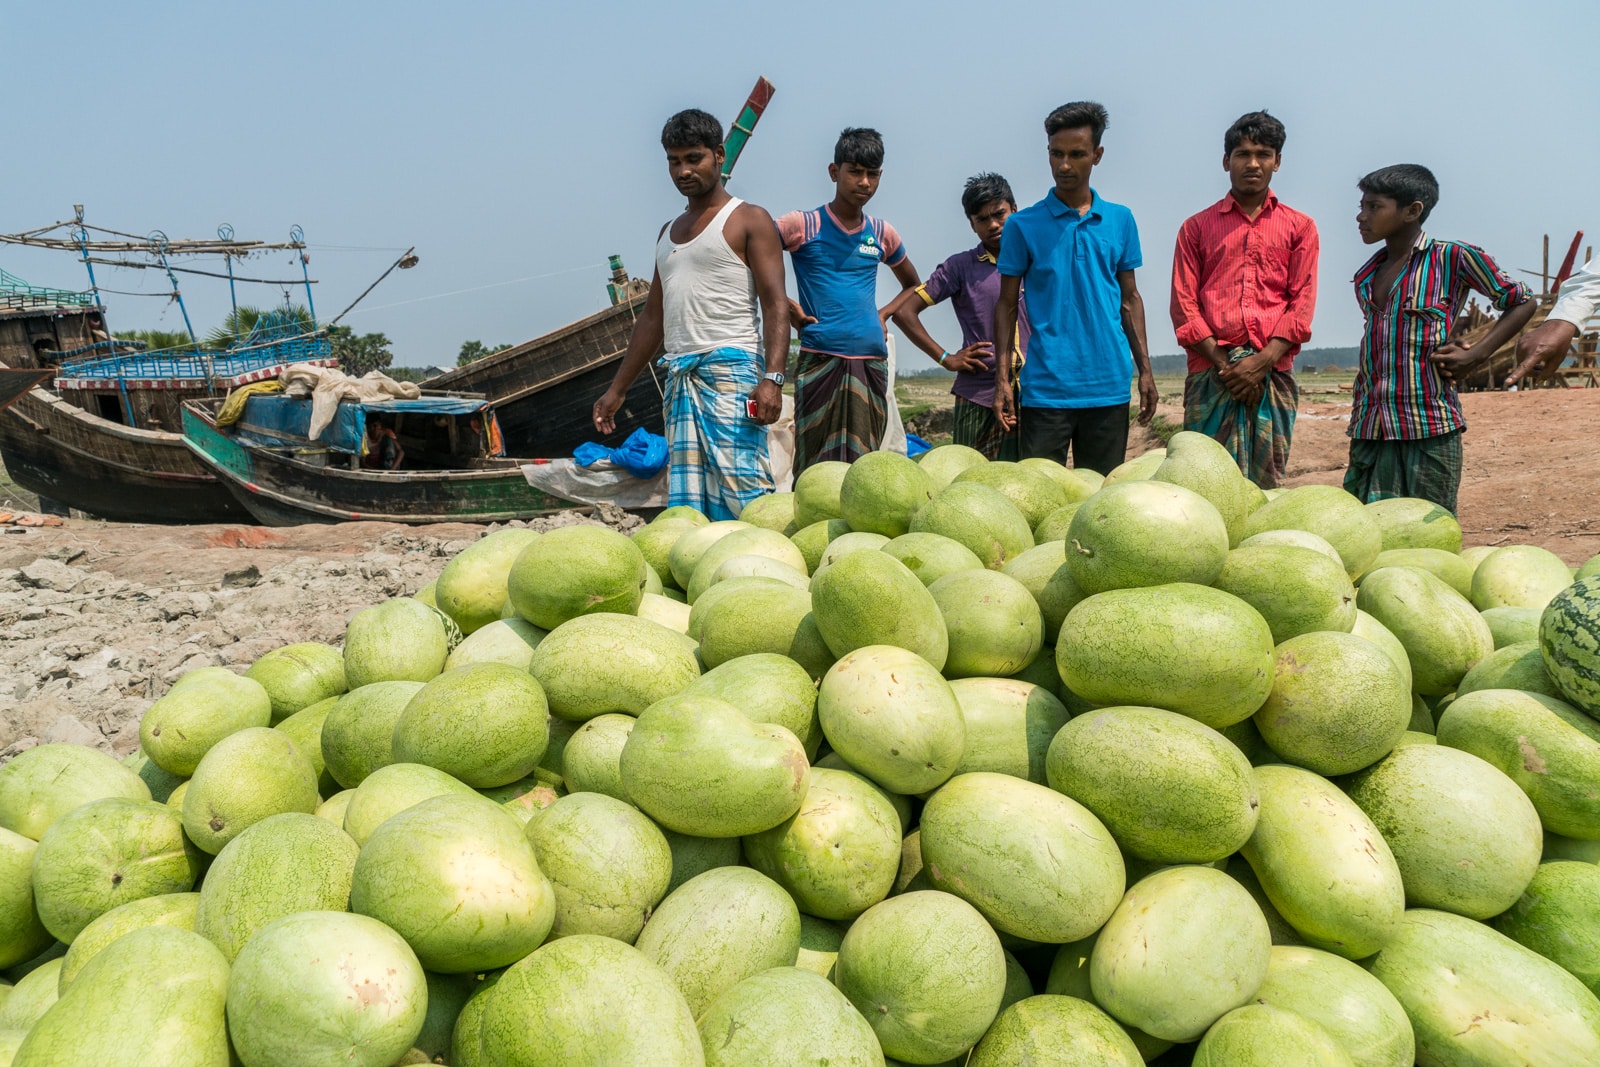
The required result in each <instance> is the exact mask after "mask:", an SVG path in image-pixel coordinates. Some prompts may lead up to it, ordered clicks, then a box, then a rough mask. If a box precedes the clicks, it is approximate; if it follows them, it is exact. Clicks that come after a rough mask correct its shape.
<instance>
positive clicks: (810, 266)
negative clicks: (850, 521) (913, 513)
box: [778, 128, 922, 474]
mask: <svg viewBox="0 0 1600 1067" xmlns="http://www.w3.org/2000/svg"><path fill="white" fill-rule="evenodd" d="M828 177H829V178H830V179H832V181H833V182H834V184H835V185H836V186H837V190H836V192H835V193H834V197H833V202H832V203H830V204H825V205H823V206H822V207H820V208H817V209H816V210H815V211H791V212H790V213H789V214H787V215H784V216H782V217H781V218H779V219H778V233H779V236H781V237H782V239H783V247H784V248H785V249H786V250H787V251H788V253H789V258H790V261H791V262H792V263H793V264H794V276H795V283H796V285H797V286H798V287H799V290H800V300H799V303H798V305H797V306H796V307H794V308H792V309H791V317H792V319H793V321H794V322H795V324H796V325H798V326H799V327H800V361H799V364H798V366H797V368H796V373H795V387H794V407H795V455H794V470H795V473H796V474H799V473H800V472H801V471H803V470H805V468H806V467H808V466H810V465H811V464H813V463H816V462H819V461H820V460H829V459H831V460H843V461H844V462H846V463H849V462H851V461H852V460H855V459H857V458H858V457H860V456H862V455H865V454H866V453H868V452H871V451H872V450H874V449H875V448H877V447H878V444H879V442H881V441H882V440H883V433H884V430H885V429H886V428H887V426H888V419H889V399H888V397H889V368H888V356H889V350H888V346H887V343H886V341H885V334H884V319H885V317H886V316H885V314H884V313H883V312H880V311H879V310H878V302H877V291H878V267H879V266H880V265H881V266H887V267H888V268H889V269H890V270H892V271H893V272H894V276H895V279H896V280H897V281H899V282H900V286H901V292H902V293H903V292H905V291H907V290H911V289H915V288H916V287H917V286H918V285H920V284H921V282H922V279H921V278H919V277H918V276H917V269H916V268H915V267H913V266H912V265H911V260H909V259H908V258H906V250H905V246H904V245H902V244H901V242H900V235H899V234H898V233H896V232H895V229H894V227H893V226H890V225H889V224H888V223H887V222H885V221H883V220H882V219H879V218H874V217H873V216H871V215H868V214H867V213H866V212H865V210H864V209H865V208H866V206H867V202H868V201H869V200H871V199H872V197H873V195H874V194H876V193H877V191H878V182H879V180H880V179H881V178H882V177H883V138H882V137H881V136H879V134H878V131H876V130H869V129H858V128H851V129H847V130H845V131H844V132H843V133H841V134H840V135H839V141H838V143H837V144H836V145H835V146H834V149H833V163H832V164H830V165H829V167H828ZM896 298H897V299H898V294H897V296H896ZM890 303H891V304H892V303H893V301H891V302H890Z"/></svg>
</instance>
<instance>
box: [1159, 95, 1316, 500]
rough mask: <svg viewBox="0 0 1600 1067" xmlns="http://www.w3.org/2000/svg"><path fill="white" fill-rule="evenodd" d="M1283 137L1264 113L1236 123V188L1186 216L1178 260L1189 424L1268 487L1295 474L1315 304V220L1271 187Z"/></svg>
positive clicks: (1177, 312) (1227, 146)
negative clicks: (1298, 371) (1303, 351)
mask: <svg viewBox="0 0 1600 1067" xmlns="http://www.w3.org/2000/svg"><path fill="white" fill-rule="evenodd" d="M1285 137H1286V135H1285V132H1284V129H1283V123H1281V122H1279V121H1278V120H1277V119H1275V118H1273V117H1272V116H1271V115H1269V114H1267V113H1266V112H1265V111H1253V112H1251V113H1250V114H1248V115H1244V116H1242V117H1241V118H1240V119H1239V121H1237V122H1235V123H1234V124H1233V125H1232V126H1230V127H1228V132H1227V133H1225V134H1223V137H1222V169H1223V170H1225V171H1227V172H1228V183H1229V186H1230V188H1229V191H1228V195H1227V196H1225V197H1223V198H1222V199H1221V200H1219V201H1217V202H1216V203H1215V204H1212V205H1211V206H1210V207H1208V208H1206V209H1205V210H1204V211H1202V212H1200V213H1199V214H1197V215H1192V216H1190V217H1189V219H1188V220H1186V221H1185V222H1184V224H1183V226H1182V227H1180V228H1179V230H1178V241H1177V248H1176V250H1175V251H1174V252H1173V255H1172V325H1173V328H1174V330H1176V331H1177V335H1178V343H1179V344H1180V345H1182V346H1183V347H1184V349H1185V351H1187V352H1188V354H1189V376H1188V378H1187V379H1185V381H1184V385H1183V428H1184V429H1185V430H1196V431H1198V432H1200V433H1203V434H1206V435H1207V436H1209V437H1211V438H1214V439H1215V440H1217V441H1219V442H1220V443H1221V444H1222V445H1223V446H1224V447H1226V448H1227V450H1228V451H1229V452H1230V453H1231V454H1232V455H1233V458H1234V460H1235V461H1236V462H1237V463H1238V464H1239V469H1240V470H1241V471H1243V472H1244V474H1245V476H1246V477H1248V478H1249V479H1250V480H1251V481H1253V482H1255V483H1256V484H1257V485H1259V486H1261V487H1262V488H1264V489H1271V488H1274V487H1275V486H1277V485H1278V483H1279V482H1281V481H1282V480H1283V478H1284V476H1285V475H1286V474H1287V473H1288V466H1289V445H1290V442H1291V440H1292V437H1293V434H1294V419H1295V413H1296V409H1297V408H1298V406H1299V402H1300V390H1299V387H1298V386H1297V385H1296V383H1295V380H1294V357H1295V356H1296V355H1297V354H1298V353H1299V351H1300V346H1301V345H1303V344H1305V343H1306V342H1307V341H1309V340H1311V316H1312V314H1313V312H1314V311H1315V310H1316V305H1317V252H1318V238H1317V224H1316V223H1314V222H1312V221H1311V217H1310V216H1309V215H1305V214H1302V213H1301V212H1298V211H1296V210H1295V209H1294V208H1292V207H1290V206H1289V205H1288V204H1285V203H1283V202H1282V201H1280V200H1279V199H1278V196H1277V194H1276V193H1274V192H1273V191H1272V176H1273V175H1274V174H1276V173H1277V171H1278V166H1279V164H1280V163H1281V162H1282V157H1283V143H1284V140H1285Z"/></svg>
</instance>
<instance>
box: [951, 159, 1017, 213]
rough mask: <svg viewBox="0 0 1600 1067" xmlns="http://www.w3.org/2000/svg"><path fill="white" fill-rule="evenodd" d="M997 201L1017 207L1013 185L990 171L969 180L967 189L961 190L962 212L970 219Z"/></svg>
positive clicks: (975, 175)
mask: <svg viewBox="0 0 1600 1067" xmlns="http://www.w3.org/2000/svg"><path fill="white" fill-rule="evenodd" d="M996 200H1004V201H1005V202H1006V203H1008V204H1010V205H1011V206H1012V207H1016V206H1017V198H1016V197H1015V196H1013V195H1011V183H1010V182H1008V181H1006V180H1005V179H1004V178H1002V177H1000V175H998V174H994V173H992V172H990V171H985V172H983V173H982V174H974V175H973V176H972V177H970V178H968V179H967V185H966V188H964V189H962V190H961V210H962V211H965V212H966V213H967V218H969V219H970V218H972V216H974V215H976V214H977V213H978V212H979V211H980V210H982V208H983V206H984V205H985V204H992V203H994V202H995V201H996Z"/></svg>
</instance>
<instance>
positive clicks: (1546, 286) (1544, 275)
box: [1539, 234, 1550, 296]
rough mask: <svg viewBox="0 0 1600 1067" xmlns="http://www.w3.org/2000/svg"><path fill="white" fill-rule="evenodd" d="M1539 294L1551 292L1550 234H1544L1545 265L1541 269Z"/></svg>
mask: <svg viewBox="0 0 1600 1067" xmlns="http://www.w3.org/2000/svg"><path fill="white" fill-rule="evenodd" d="M1539 277H1540V283H1539V284H1540V289H1539V295H1540V296H1545V295H1547V294H1548V293H1549V292H1550V235H1549V234H1545V235H1544V266H1543V267H1542V268H1541V269H1540V271H1539Z"/></svg>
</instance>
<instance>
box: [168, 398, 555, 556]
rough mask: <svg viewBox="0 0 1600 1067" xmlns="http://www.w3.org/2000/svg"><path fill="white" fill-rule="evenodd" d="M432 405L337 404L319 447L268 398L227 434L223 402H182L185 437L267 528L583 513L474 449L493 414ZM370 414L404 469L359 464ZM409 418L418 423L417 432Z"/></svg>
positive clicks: (513, 465) (468, 406) (464, 405)
mask: <svg viewBox="0 0 1600 1067" xmlns="http://www.w3.org/2000/svg"><path fill="white" fill-rule="evenodd" d="M429 399H430V398H429V397H424V398H423V401H389V402H383V403H376V404H360V405H357V404H350V403H345V404H341V405H340V415H339V417H337V418H336V420H335V425H333V426H330V427H329V429H328V430H327V431H324V433H323V438H322V439H320V440H316V441H313V440H311V439H310V438H309V437H307V436H305V435H304V434H303V433H301V432H297V431H299V430H301V429H303V419H302V420H299V421H297V420H296V418H295V417H293V415H304V414H306V413H303V412H302V413H293V415H292V416H291V417H290V418H288V419H284V418H278V417H273V415H272V412H271V411H270V410H260V409H270V407H271V406H272V405H271V404H270V402H269V399H268V398H260V397H251V398H250V401H249V403H248V405H247V406H246V410H245V414H244V417H243V418H242V419H241V420H240V421H239V423H238V424H237V425H236V426H234V427H230V428H223V427H220V426H218V425H217V413H218V411H219V409H220V408H221V406H222V401H220V400H190V401H187V402H185V404H184V405H183V439H184V440H185V442H186V443H187V445H188V448H189V449H190V450H191V452H192V453H193V454H194V456H195V457H196V458H197V460H198V461H199V462H200V463H202V464H204V465H205V467H206V468H207V469H208V470H209V471H211V472H212V473H213V474H215V475H216V476H217V478H218V479H219V480H220V482H221V484H222V485H224V486H225V487H226V488H227V490H228V491H229V492H230V493H231V494H232V495H233V498H234V500H235V501H237V502H238V504H239V505H240V506H241V507H242V508H244V509H245V510H247V511H248V512H249V513H250V514H251V515H252V516H254V517H255V518H256V519H257V520H258V521H259V522H261V523H263V524H264V525H267V526H298V525H300V524H302V523H333V522H353V521H357V520H381V521H387V522H402V523H434V522H504V521H507V520H510V519H526V518H531V517H533V516H535V515H541V514H547V513H549V512H552V511H558V510H562V509H566V508H572V507H575V506H578V505H575V504H573V503H572V502H571V501H567V500H562V499H560V498H558V497H554V496H551V495H549V494H547V493H544V492H541V491H540V490H537V489H535V488H533V486H531V485H529V484H528V482H527V480H526V479H525V478H524V477H523V474H522V469H521V463H520V461H518V460H512V459H504V458H499V457H495V456H490V455H486V454H485V452H486V450H485V449H482V448H481V447H475V446H477V445H478V443H479V442H481V441H482V440H483V439H484V431H480V430H476V429H472V428H471V427H470V422H471V420H472V419H473V418H474V417H476V418H478V419H479V420H480V423H481V424H482V426H483V427H485V428H487V427H488V426H489V425H490V424H489V421H488V420H492V419H493V417H494V412H493V409H492V407H491V406H490V405H489V404H488V403H487V402H485V401H483V400H482V399H481V398H470V397H459V396H458V397H453V398H452V397H444V398H439V397H435V398H432V399H435V400H438V401H440V402H439V403H437V404H435V405H433V406H432V407H431V408H430V407H429V406H428V405H427V404H426V403H425V402H426V401H427V400H429ZM270 400H278V401H282V402H283V403H284V404H291V405H292V404H296V403H298V404H299V405H300V406H301V407H303V408H309V403H308V402H306V401H295V400H292V399H290V398H288V397H277V398H270ZM448 401H454V402H453V403H449V402H448ZM369 413H378V414H381V415H386V416H387V417H390V418H393V419H394V421H395V422H396V423H397V425H396V432H397V433H398V434H399V436H400V440H401V443H402V445H403V447H404V448H405V451H406V469H404V470H399V471H382V472H380V471H374V470H363V469H361V468H359V467H358V466H354V465H353V460H355V459H356V458H358V457H359V455H360V447H361V445H360V435H361V434H362V432H363V431H364V426H365V416H366V415H367V414H369ZM410 415H418V416H420V418H418V419H416V420H415V428H414V429H413V427H412V425H411V424H410V422H411V420H409V418H408V416H410ZM341 423H342V424H343V426H342V427H341V425H340V424H341ZM441 423H443V424H441ZM490 439H492V437H491V438H490ZM414 464H421V467H420V469H419V468H418V467H417V466H414ZM433 464H440V465H439V466H437V467H435V466H433Z"/></svg>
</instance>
